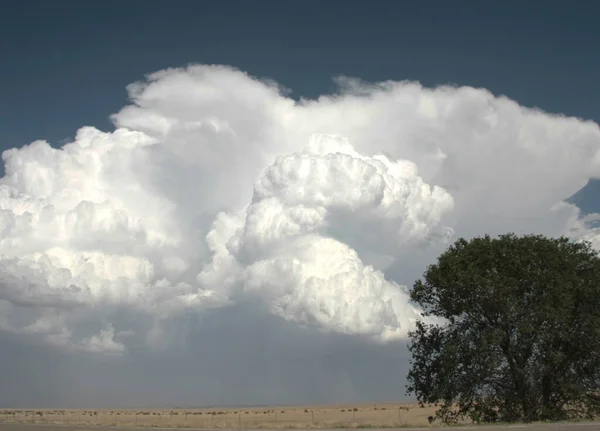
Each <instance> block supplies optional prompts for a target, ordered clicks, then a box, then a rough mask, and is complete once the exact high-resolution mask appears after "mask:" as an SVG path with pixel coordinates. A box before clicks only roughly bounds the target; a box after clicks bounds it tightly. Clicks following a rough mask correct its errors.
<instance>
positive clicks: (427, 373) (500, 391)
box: [407, 234, 600, 423]
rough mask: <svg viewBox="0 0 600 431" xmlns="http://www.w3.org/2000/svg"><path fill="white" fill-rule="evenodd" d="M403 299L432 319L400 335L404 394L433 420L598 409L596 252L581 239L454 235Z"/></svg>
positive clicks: (547, 416)
mask: <svg viewBox="0 0 600 431" xmlns="http://www.w3.org/2000/svg"><path fill="white" fill-rule="evenodd" d="M411 297H412V300H413V301H415V302H416V303H418V304H420V305H421V307H422V308H423V309H424V311H425V316H430V317H433V316H437V317H438V318H441V319H440V322H441V323H439V324H436V323H425V322H423V321H421V322H418V324H417V327H416V329H415V330H414V331H412V332H411V333H410V344H409V349H410V351H411V353H412V355H413V359H412V361H411V369H410V372H409V374H408V385H407V392H408V393H409V394H415V395H416V397H417V400H418V401H419V403H420V404H421V405H424V404H435V405H437V406H438V410H437V412H436V417H438V418H440V419H441V420H442V421H444V422H446V423H452V422H455V421H456V420H457V419H459V418H461V417H462V418H465V417H466V418H469V417H470V418H471V419H472V420H474V421H477V422H479V421H484V422H497V421H502V422H513V421H526V422H529V421H538V420H565V419H573V418H592V417H597V415H598V413H600V258H599V256H598V254H597V253H596V252H595V251H594V250H593V249H592V248H591V246H590V244H589V243H586V242H579V243H576V242H572V241H569V240H568V239H567V238H564V237H562V238H557V239H554V238H546V237H543V236H539V235H526V236H520V237H519V236H516V235H514V234H508V235H503V236H500V237H498V238H490V237H489V236H485V237H481V238H474V239H472V240H470V241H467V240H465V239H460V240H458V241H457V242H456V243H455V244H454V245H452V246H451V247H450V248H449V249H448V250H447V251H446V252H445V253H443V254H442V255H441V256H440V257H439V258H438V261H437V263H436V264H434V265H431V266H429V267H428V269H427V271H426V272H425V274H424V277H423V280H419V281H417V282H416V283H415V285H414V288H413V290H412V292H411ZM427 320H431V319H427Z"/></svg>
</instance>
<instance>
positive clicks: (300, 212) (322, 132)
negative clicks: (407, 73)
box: [0, 66, 600, 355]
mask: <svg viewBox="0 0 600 431" xmlns="http://www.w3.org/2000/svg"><path fill="white" fill-rule="evenodd" d="M337 84H338V86H339V91H338V92H337V93H336V94H333V95H324V96H322V97H320V98H319V99H317V100H301V101H299V102H296V101H294V100H292V99H291V98H289V97H288V96H286V93H285V91H284V89H281V88H280V87H278V86H277V85H276V84H275V83H273V82H265V81H261V80H258V79H255V78H253V77H250V76H248V75H247V74H245V73H243V72H241V71H239V70H236V69H233V68H229V67H225V66H190V67H187V68H181V69H169V70H165V71H161V72H158V73H154V74H151V75H149V76H148V77H147V79H146V80H145V81H143V82H139V83H135V84H132V85H131V86H130V87H129V88H128V91H129V96H130V100H131V104H130V105H129V106H126V107H124V108H123V109H122V110H121V111H120V112H118V113H116V114H114V115H113V116H112V120H113V122H114V124H115V126H116V130H115V131H114V132H112V133H107V132H103V131H100V130H97V129H95V128H91V127H83V128H81V129H80V130H79V131H78V132H77V135H76V137H75V139H74V141H73V142H72V143H69V144H67V145H65V146H63V147H61V148H53V147H51V146H50V145H49V144H48V143H47V142H44V141H36V142H34V143H32V144H30V145H27V146H24V147H22V148H13V149H10V150H7V151H5V152H4V153H3V161H4V164H5V171H6V175H5V176H4V177H3V178H2V179H0V232H1V234H0V329H1V330H3V331H6V332H9V333H12V334H18V335H20V334H22V335H25V336H29V337H34V338H36V339H39V340H43V341H45V342H48V343H51V344H54V345H58V346H61V347H64V348H67V349H73V350H79V351H85V352H90V353H95V354H100V353H103V354H112V355H120V354H123V353H124V352H126V351H127V349H128V346H130V345H135V344H136V343H137V342H138V340H143V341H144V343H146V344H147V345H149V346H152V347H160V346H164V345H165V343H168V342H169V340H170V339H172V338H173V337H169V336H167V334H169V333H170V332H169V331H172V330H173V329H172V328H173V325H175V327H177V324H176V323H174V322H178V321H179V320H178V319H181V318H182V316H189V315H190V314H193V315H199V316H202V315H203V314H206V313H207V312H208V311H209V310H211V309H223V308H226V307H233V306H235V307H255V308H257V309H260V310H263V311H264V312H265V313H269V314H271V315H274V316H277V317H278V318H280V319H283V320H284V321H286V322H289V323H293V324H296V325H300V326H308V327H311V328H315V329H317V330H320V331H324V332H332V333H340V334H347V335H354V336H358V337H366V338H369V339H372V340H375V341H379V342H390V341H393V340H398V339H402V338H404V337H405V336H406V333H407V331H408V330H410V328H411V327H412V324H413V322H414V321H415V319H418V318H419V316H420V312H419V310H418V309H417V308H416V307H415V306H414V305H413V304H411V303H410V301H409V296H408V288H407V285H410V283H412V281H414V277H416V276H418V275H419V274H420V273H422V271H423V270H424V269H425V266H426V265H427V264H428V263H431V262H432V261H433V259H434V258H435V257H436V255H437V254H438V253H439V252H440V251H441V250H443V248H444V247H445V246H446V245H447V244H448V242H449V241H451V240H453V239H454V238H456V237H457V236H471V235H479V234H483V233H491V234H496V233H503V232H506V231H515V232H539V233H544V234H548V235H560V234H565V233H566V234H569V235H572V236H574V237H576V238H585V239H588V240H592V241H593V242H594V244H600V240H598V238H600V236H598V235H599V232H598V228H596V227H595V226H594V217H593V216H592V217H590V216H587V217H582V216H581V215H580V213H579V210H578V208H577V207H575V206H574V205H570V204H567V203H565V202H564V200H565V199H566V198H568V197H569V196H570V195H572V194H573V193H575V192H576V191H577V190H579V189H580V188H581V187H583V186H584V185H585V184H586V182H587V181H588V179H589V178H592V177H598V176H599V173H600V152H599V150H600V129H599V127H598V125H597V124H595V123H593V122H590V121H583V120H580V119H576V118H566V117H563V116H558V115H550V114H547V113H544V112H541V111H539V110H535V109H529V108H525V107H522V106H519V105H518V104H517V103H516V102H514V101H511V100H509V99H507V98H505V97H496V96H494V95H492V94H491V93H489V92H488V91H486V90H482V89H474V88H468V87H461V88H453V87H438V88H433V89H429V88H423V87H422V86H420V85H419V84H417V83H414V82H384V83H377V84H371V83H364V82H361V81H359V80H356V79H350V78H338V79H337ZM123 316H127V317H126V318H123ZM175 332H177V331H175ZM175 338H176V337H175Z"/></svg>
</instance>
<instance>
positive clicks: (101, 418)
mask: <svg viewBox="0 0 600 431" xmlns="http://www.w3.org/2000/svg"><path fill="white" fill-rule="evenodd" d="M434 410H435V408H434V407H425V408H419V406H418V405H417V404H414V403H404V404H368V405H364V404H362V405H358V404H357V405H339V406H302V407H299V406H293V407H262V408H258V407H257V408H210V409H186V410H184V409H173V410H166V409H165V410H159V409H157V410H42V409H40V410H20V409H4V410H0V423H10V422H13V423H14V422H20V423H23V422H28V423H54V424H72V425H105V426H144V427H146V426H147V427H173V428H186V427H187V428H230V429H231V428H342V427H344V428H371V427H382V428H383V427H407V426H420V427H422V426H432V425H431V424H430V423H429V419H428V418H429V416H432V415H433V414H434Z"/></svg>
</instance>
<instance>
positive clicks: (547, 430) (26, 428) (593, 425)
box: [0, 422, 600, 431]
mask: <svg viewBox="0 0 600 431" xmlns="http://www.w3.org/2000/svg"><path fill="white" fill-rule="evenodd" d="M514 428H526V429H525V430H522V431H600V423H599V422H588V423H583V422H580V423H553V424H529V425H490V426H470V427H463V428H458V429H462V430H465V429H468V430H469V431H474V430H478V431H514V430H513V429H514ZM141 429H143V428H141ZM160 429H161V428H155V430H157V431H158V430H160ZM0 430H2V431H92V430H91V429H90V427H89V426H88V427H86V426H83V425H52V424H27V423H22V424H2V423H0ZM93 430H95V431H139V430H140V428H131V427H130V428H127V427H117V428H115V427H107V426H104V427H101V426H98V427H95V428H93ZM162 430H165V431H168V428H162ZM191 430H192V429H190V431H191ZM246 430H248V431H249V428H246ZM276 430H277V431H291V430H289V429H284V428H279V429H273V430H272V431H276ZM427 430H428V428H403V429H402V431H427ZM198 431H200V430H198ZM298 431H300V430H298ZM321 431H335V430H334V429H329V430H321ZM370 431H390V430H389V429H381V428H371V429H370Z"/></svg>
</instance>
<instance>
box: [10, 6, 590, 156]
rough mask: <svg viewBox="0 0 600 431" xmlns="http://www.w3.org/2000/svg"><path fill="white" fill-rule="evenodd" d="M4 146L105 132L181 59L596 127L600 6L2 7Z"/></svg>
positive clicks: (307, 83)
mask: <svg viewBox="0 0 600 431" xmlns="http://www.w3.org/2000/svg"><path fill="white" fill-rule="evenodd" d="M2 5H3V8H2V13H1V14H0V56H1V57H0V65H1V66H0V148H1V149H6V148H10V147H15V146H21V145H23V144H26V143H29V142H31V141H33V140H35V139H46V140H48V141H50V143H51V144H53V145H60V144H62V143H63V141H64V140H65V139H67V138H70V137H72V136H73V135H74V133H75V131H76V130H77V129H78V128H79V127H81V126H82V125H94V126H97V127H99V128H101V129H104V130H107V129H110V128H111V126H110V123H109V121H108V115H109V114H111V113H113V112H116V111H117V110H118V109H119V108H120V107H122V106H123V105H124V104H125V103H126V92H125V86H126V85H127V84H128V83H131V82H132V81H135V80H139V79H140V78H142V77H143V75H144V74H146V73H149V72H152V71H155V70H159V69H162V68H165V67H169V66H181V65H185V64H187V63H221V64H229V65H233V66H236V67H239V68H241V69H243V70H245V71H248V72H249V73H251V74H253V75H258V76H264V77H269V78H273V79H275V80H276V81H278V82H280V83H281V84H283V85H285V86H287V87H289V88H291V89H292V90H293V94H292V95H293V96H294V97H299V96H306V97H314V96H317V95H319V94H321V93H323V92H328V91H331V90H332V89H333V84H332V81H331V77H332V76H333V75H337V74H345V75H351V76H358V77H360V78H363V79H366V80H384V79H394V80H401V79H411V80H418V81H420V82H421V83H423V84H424V85H436V84H445V83H456V84H464V85H471V86H475V87H486V88H488V89H489V90H491V91H493V92H494V93H496V94H505V95H507V96H509V97H511V98H513V99H516V100H517V101H519V102H520V103H522V104H524V105H527V106H538V107H540V108H542V109H544V110H546V111H550V112H563V113H565V114H567V115H575V116H579V117H583V118H586V119H592V120H595V121H597V122H598V121H600V104H599V103H598V99H599V96H600V80H599V79H598V76H599V74H598V70H600V49H599V47H600V29H599V28H598V25H597V23H598V16H599V13H600V3H598V2H595V1H592V0H588V1H584V0H579V1H575V2H571V3H569V5H568V6H567V2H557V1H541V0H529V1H527V2H518V1H516V0H515V1H474V0H473V1H466V0H463V1H461V0H457V1H453V2H448V1H442V0H439V1H420V2H412V1H410V2H409V1H391V0H389V1H377V2H357V1H341V0H339V1H334V0H330V1H303V2H286V1H267V0H261V1H257V2H247V1H237V2H234V1H223V0H222V1H219V2H205V1H191V0H189V1H184V0H180V1H172V2H157V1H141V0H127V1H115V0H105V1H102V2H91V1H75V0H53V1H47V0H46V1H42V0H35V1H34V0H29V1H26V0H20V1H14V0H10V1H7V0H4V1H3V2H2Z"/></svg>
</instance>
